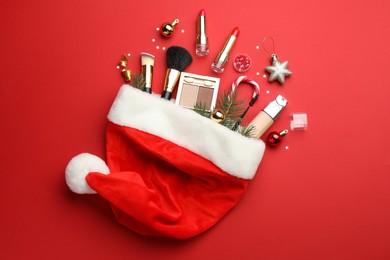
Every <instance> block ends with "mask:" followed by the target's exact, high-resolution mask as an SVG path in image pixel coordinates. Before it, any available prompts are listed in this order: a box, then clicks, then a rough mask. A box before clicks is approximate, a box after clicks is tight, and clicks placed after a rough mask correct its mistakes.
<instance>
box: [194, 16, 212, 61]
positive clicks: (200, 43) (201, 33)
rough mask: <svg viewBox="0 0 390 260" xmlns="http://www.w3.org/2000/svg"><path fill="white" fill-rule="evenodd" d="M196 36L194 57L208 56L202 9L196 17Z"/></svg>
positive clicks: (204, 19)
mask: <svg viewBox="0 0 390 260" xmlns="http://www.w3.org/2000/svg"><path fill="white" fill-rule="evenodd" d="M197 28H198V36H197V37H196V48H195V51H196V55H198V56H205V55H208V54H209V45H208V39H207V35H206V14H205V11H204V9H202V10H201V11H200V13H199V16H198V23H197Z"/></svg>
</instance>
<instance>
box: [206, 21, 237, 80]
mask: <svg viewBox="0 0 390 260" xmlns="http://www.w3.org/2000/svg"><path fill="white" fill-rule="evenodd" d="M239 33H240V31H239V30H238V27H235V28H234V29H233V31H232V33H231V34H230V36H229V38H228V39H227V41H226V43H225V46H223V49H222V51H221V52H220V53H219V54H218V56H217V58H215V60H214V62H213V63H212V64H211V68H212V69H213V70H214V71H215V72H218V73H222V72H223V71H224V69H225V65H226V63H227V61H228V59H229V53H230V50H231V49H232V48H233V45H234V42H235V41H236V39H237V37H238V34H239Z"/></svg>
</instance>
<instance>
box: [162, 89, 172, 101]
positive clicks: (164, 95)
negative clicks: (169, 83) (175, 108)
mask: <svg viewBox="0 0 390 260" xmlns="http://www.w3.org/2000/svg"><path fill="white" fill-rule="evenodd" d="M171 97H172V92H169V91H166V90H164V91H163V93H162V94H161V98H164V99H166V100H171Z"/></svg>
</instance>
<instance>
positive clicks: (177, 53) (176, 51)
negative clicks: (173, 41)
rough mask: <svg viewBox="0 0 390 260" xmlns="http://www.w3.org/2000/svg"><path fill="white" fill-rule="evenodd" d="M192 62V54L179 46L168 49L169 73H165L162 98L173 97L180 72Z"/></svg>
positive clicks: (168, 98)
mask: <svg viewBox="0 0 390 260" xmlns="http://www.w3.org/2000/svg"><path fill="white" fill-rule="evenodd" d="M191 62H192V56H191V54H190V53H189V52H188V51H187V50H186V49H184V48H182V47H179V46H171V47H169V48H168V50H167V67H168V68H167V73H166V75H165V83H164V91H163V93H162V95H161V97H162V98H165V99H167V100H170V99H171V96H172V92H173V90H174V89H175V86H176V83H177V80H178V79H179V77H180V73H181V72H182V71H184V70H185V69H186V68H187V67H188V66H189V65H190V64H191Z"/></svg>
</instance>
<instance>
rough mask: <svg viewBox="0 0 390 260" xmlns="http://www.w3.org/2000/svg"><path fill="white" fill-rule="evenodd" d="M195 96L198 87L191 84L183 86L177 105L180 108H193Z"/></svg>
mask: <svg viewBox="0 0 390 260" xmlns="http://www.w3.org/2000/svg"><path fill="white" fill-rule="evenodd" d="M197 95H198V86H194V85H191V84H183V88H182V90H181V96H180V103H179V105H180V106H182V107H191V108H192V107H194V105H195V104H196V97H197Z"/></svg>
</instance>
